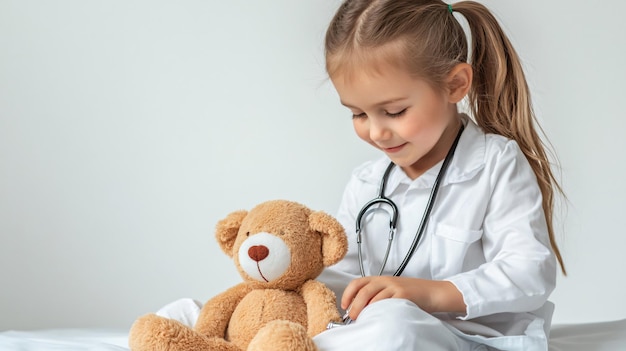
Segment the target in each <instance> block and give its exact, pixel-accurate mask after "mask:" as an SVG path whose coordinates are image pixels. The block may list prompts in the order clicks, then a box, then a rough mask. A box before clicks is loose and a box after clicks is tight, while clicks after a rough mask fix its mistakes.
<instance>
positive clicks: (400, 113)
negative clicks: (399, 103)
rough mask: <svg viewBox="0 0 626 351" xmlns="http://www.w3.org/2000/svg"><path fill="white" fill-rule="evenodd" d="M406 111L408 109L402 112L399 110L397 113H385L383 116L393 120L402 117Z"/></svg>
mask: <svg viewBox="0 0 626 351" xmlns="http://www.w3.org/2000/svg"><path fill="white" fill-rule="evenodd" d="M407 109H408V108H405V109H403V110H401V111H398V112H390V111H385V114H386V115H387V116H388V117H392V118H395V117H400V116H402V115H403V114H404V113H405V112H406V110H407Z"/></svg>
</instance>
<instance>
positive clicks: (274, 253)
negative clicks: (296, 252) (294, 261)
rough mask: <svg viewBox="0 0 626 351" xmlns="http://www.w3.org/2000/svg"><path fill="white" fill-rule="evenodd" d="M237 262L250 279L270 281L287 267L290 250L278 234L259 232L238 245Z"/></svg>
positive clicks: (278, 276)
mask: <svg viewBox="0 0 626 351" xmlns="http://www.w3.org/2000/svg"><path fill="white" fill-rule="evenodd" d="M238 256H239V264H240V265H241V268H242V269H243V270H244V271H245V273H246V274H247V275H248V276H249V277H250V278H252V279H254V280H258V281H261V282H270V281H272V280H275V279H278V278H280V277H281V276H282V275H283V274H284V273H285V272H286V271H287V269H289V265H290V264H291V251H290V250H289V247H288V246H287V244H286V243H285V242H284V241H283V240H282V239H281V238H279V237H278V236H276V235H274V234H271V233H267V232H260V233H256V234H253V235H250V237H249V238H247V239H246V240H245V241H244V242H243V243H241V246H240V247H239V255H238Z"/></svg>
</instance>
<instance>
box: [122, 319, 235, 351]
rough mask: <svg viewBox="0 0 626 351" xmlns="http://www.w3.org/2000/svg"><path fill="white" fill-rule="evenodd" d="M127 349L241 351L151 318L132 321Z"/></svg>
mask: <svg viewBox="0 0 626 351" xmlns="http://www.w3.org/2000/svg"><path fill="white" fill-rule="evenodd" d="M128 345H129V346H130V349H131V350H132V351H241V349H239V348H238V347H236V346H235V345H233V344H231V343H229V342H228V341H226V340H224V339H219V338H209V337H206V336H204V335H201V334H198V333H197V332H195V331H194V330H192V329H191V328H189V327H187V326H186V325H184V324H182V323H180V322H178V321H175V320H173V319H167V318H163V317H159V316H157V315H155V314H149V315H145V316H143V317H141V318H139V319H137V321H135V323H134V324H133V326H132V327H131V329H130V335H129V338H128Z"/></svg>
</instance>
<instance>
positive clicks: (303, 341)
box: [129, 200, 348, 351]
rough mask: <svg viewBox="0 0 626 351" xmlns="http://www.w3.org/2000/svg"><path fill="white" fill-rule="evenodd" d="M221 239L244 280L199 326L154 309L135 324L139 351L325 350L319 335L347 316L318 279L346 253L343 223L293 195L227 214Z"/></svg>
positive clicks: (212, 303)
mask: <svg viewBox="0 0 626 351" xmlns="http://www.w3.org/2000/svg"><path fill="white" fill-rule="evenodd" d="M215 237H216V239H217V241H218V243H219V246H220V248H221V249H222V251H224V252H225V253H226V254H227V255H228V256H230V257H231V258H232V259H233V261H234V264H235V266H236V267H237V270H238V271H239V274H240V275H241V277H242V278H243V282H242V283H239V284H237V285H235V286H233V287H231V288H230V289H227V290H226V291H224V292H223V293H221V294H218V295H216V296H215V297H213V298H212V299H210V300H209V301H208V302H207V303H206V304H205V305H204V306H203V307H202V310H201V312H200V315H199V317H198V320H197V322H196V324H195V326H194V327H193V328H190V327H187V326H185V325H184V324H182V323H180V322H178V321H175V320H171V319H167V318H163V317H160V316H157V315H155V314H148V315H145V316H143V317H140V318H139V319H137V320H136V321H135V323H133V325H132V327H131V330H130V334H129V346H130V348H131V350H133V351H148V350H150V351H161V350H163V351H165V350H167V351H209V350H211V351H242V350H294V351H300V350H302V351H309V350H317V348H316V347H315V344H314V343H313V341H312V337H313V336H315V335H317V334H319V333H321V332H322V331H324V330H325V329H326V326H327V325H328V323H329V322H340V321H341V317H340V316H339V312H338V310H337V307H336V301H335V299H336V298H335V295H334V293H333V292H332V291H331V290H330V289H328V288H327V287H326V286H325V285H324V284H322V283H320V282H318V281H317V280H315V278H316V277H317V276H318V275H319V274H320V273H321V272H322V270H323V268H324V267H327V266H330V265H333V264H335V263H337V262H338V261H339V260H341V259H342V258H343V257H344V255H345V254H346V251H347V248H348V242H347V239H346V235H345V231H344V229H343V227H342V226H341V224H340V223H339V222H338V221H337V220H336V219H335V218H334V217H332V216H330V215H328V214H326V213H324V212H322V211H312V210H311V209H309V208H308V207H306V206H304V205H302V204H299V203H296V202H292V201H287V200H272V201H267V202H263V203H261V204H259V205H257V206H256V207H254V208H253V209H252V210H250V211H249V212H248V211H245V210H242V211H236V212H233V213H230V214H229V215H228V216H226V218H224V219H222V220H220V221H219V222H218V223H217V226H216V232H215Z"/></svg>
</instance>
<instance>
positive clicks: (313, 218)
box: [309, 211, 348, 267]
mask: <svg viewBox="0 0 626 351" xmlns="http://www.w3.org/2000/svg"><path fill="white" fill-rule="evenodd" d="M309 227H310V228H311V229H312V230H314V231H316V232H318V233H320V235H321V236H322V256H323V257H322V263H323V264H324V266H325V267H328V266H332V265H333V264H335V263H337V262H339V261H340V260H341V259H342V258H343V256H345V255H346V252H347V251H348V239H347V238H346V232H345V230H344V229H343V226H342V225H341V224H340V223H339V222H338V221H337V220H336V219H335V218H333V217H331V216H330V215H328V214H326V213H324V212H321V211H316V212H312V213H311V214H310V215H309Z"/></svg>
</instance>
